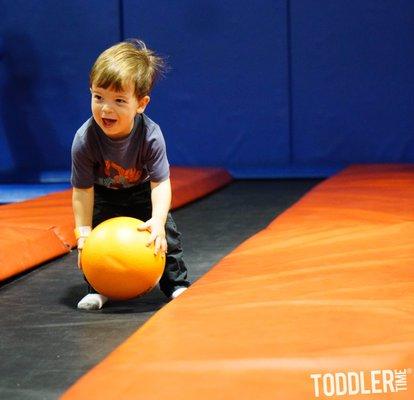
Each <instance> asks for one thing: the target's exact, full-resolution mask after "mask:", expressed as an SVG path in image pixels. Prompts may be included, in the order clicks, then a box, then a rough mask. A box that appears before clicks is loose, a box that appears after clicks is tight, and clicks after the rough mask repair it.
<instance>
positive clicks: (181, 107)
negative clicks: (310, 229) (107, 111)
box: [0, 0, 414, 181]
mask: <svg viewBox="0 0 414 400" xmlns="http://www.w3.org/2000/svg"><path fill="white" fill-rule="evenodd" d="M0 7H1V8H0V9H1V10H2V24H1V25H0V180H2V181H6V180H15V181H17V180H30V179H32V180H39V179H42V177H43V178H44V177H47V176H53V175H54V173H51V172H48V171H59V170H62V171H65V170H69V167H70V145H71V142H72V138H73V135H74V133H75V131H76V129H77V128H78V126H79V125H80V124H81V123H82V122H83V121H84V120H85V119H86V118H88V116H89V114H90V111H89V92H88V82H87V80H88V73H89V69H90V67H91V64H92V63H93V61H94V59H95V58H96V56H97V55H98V54H99V53H100V52H101V51H102V50H103V49H105V48H106V47H108V46H109V45H111V44H113V43H115V42H118V41H120V40H121V39H122V38H127V37H140V38H142V39H144V40H145V41H146V43H147V45H148V46H149V47H151V48H154V49H155V50H157V51H158V52H159V53H161V54H163V55H165V56H168V59H167V60H168V63H169V64H170V66H171V71H170V73H169V74H168V75H167V77H166V79H164V80H162V81H161V82H159V84H158V85H157V86H156V88H155V89H154V92H153V94H152V101H151V104H150V106H149V108H148V109H147V113H148V115H149V116H150V117H151V118H153V119H154V120H156V121H157V122H159V123H160V125H161V127H162V129H163V131H164V133H165V136H166V140H167V146H168V152H169V158H170V161H171V163H173V164H179V165H202V166H208V165H211V166H223V167H226V168H228V169H230V171H231V172H232V173H233V174H234V175H235V176H237V177H281V176H312V175H322V176H323V175H328V174H330V173H331V172H332V171H335V170H337V169H339V168H342V167H344V166H346V165H348V164H350V163H372V162H413V161H414V143H413V142H414V139H413V137H414V135H413V132H414V102H413V100H412V99H413V98H414V74H413V71H414V51H413V50H414V49H413V47H414V35H413V33H414V24H413V20H414V2H412V1H409V0H396V1H392V2H391V1H389V0H388V1H385V0H365V1H362V2H361V1H357V0H350V1H343V0H341V1H339V0H338V1H334V0H332V1H328V0H324V1H322V0H290V1H288V0H283V1H282V0H272V1H271V0H257V1H251V0H239V1H237V2H236V1H234V0H222V1H219V0H209V1H207V0H197V1H190V0H182V1H180V2H179V3H176V2H171V1H167V0H158V1H149V0H140V1H136V0H105V1H101V0H88V1H87V2H86V1H84V0H70V1H69V0H61V1H58V2H57V1H53V0H38V1H35V0H26V1H22V0H17V1H16V0H0Z"/></svg>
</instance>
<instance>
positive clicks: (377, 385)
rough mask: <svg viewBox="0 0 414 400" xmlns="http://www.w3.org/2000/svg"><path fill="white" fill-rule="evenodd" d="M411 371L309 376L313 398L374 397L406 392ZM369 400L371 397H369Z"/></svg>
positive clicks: (350, 372)
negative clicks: (362, 395)
mask: <svg viewBox="0 0 414 400" xmlns="http://www.w3.org/2000/svg"><path fill="white" fill-rule="evenodd" d="M410 373H411V369H401V370H396V369H382V370H381V369H378V370H373V371H348V372H334V373H326V374H311V375H310V378H311V379H312V383H313V391H314V394H315V397H334V396H352V395H356V394H359V395H361V394H366V395H371V396H372V395H375V394H382V393H394V392H401V391H406V390H407V389H408V386H407V375H408V374H410ZM369 398H371V397H369Z"/></svg>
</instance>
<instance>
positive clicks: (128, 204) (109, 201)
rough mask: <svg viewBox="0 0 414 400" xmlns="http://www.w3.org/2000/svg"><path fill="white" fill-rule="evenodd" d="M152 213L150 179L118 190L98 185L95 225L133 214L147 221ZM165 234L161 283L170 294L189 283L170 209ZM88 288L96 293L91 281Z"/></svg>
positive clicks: (94, 209) (93, 225)
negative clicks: (164, 256)
mask: <svg viewBox="0 0 414 400" xmlns="http://www.w3.org/2000/svg"><path fill="white" fill-rule="evenodd" d="M151 213H152V205H151V187H150V183H149V182H145V183H142V184H140V185H137V186H134V187H132V188H128V189H117V190H114V189H107V188H105V187H103V186H99V185H95V200H94V207H93V222H92V227H93V228H94V227H95V226H97V225H99V224H100V223H101V222H103V221H106V220H107V219H109V218H114V217H133V218H138V219H140V220H142V221H144V222H145V221H147V220H148V219H150V218H151ZM165 234H166V239H167V245H168V248H167V254H166V262H165V269H164V273H163V275H162V277H161V280H160V283H159V284H160V289H161V290H162V292H163V293H164V294H165V295H166V296H167V297H170V296H171V294H172V292H173V291H174V290H175V289H176V288H178V287H181V286H185V287H188V286H189V285H190V283H189V282H188V280H187V268H186V266H185V263H184V260H183V249H182V245H181V234H180V232H178V230H177V226H176V224H175V222H174V220H173V218H172V216H171V214H170V213H168V217H167V221H166V224H165ZM85 280H86V279H85ZM88 292H89V293H96V291H95V290H94V289H93V287H92V286H91V285H89V283H88Z"/></svg>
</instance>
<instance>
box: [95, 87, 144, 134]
mask: <svg viewBox="0 0 414 400" xmlns="http://www.w3.org/2000/svg"><path fill="white" fill-rule="evenodd" d="M91 93H92V104H91V106H92V114H93V118H94V119H95V121H96V123H97V124H98V125H99V126H100V128H101V129H102V130H103V132H104V133H105V135H106V136H108V137H110V138H111V139H122V138H123V137H126V136H128V135H129V134H130V133H131V130H132V128H133V126H134V118H135V116H136V114H137V113H142V112H144V110H145V107H146V106H147V104H148V103H149V100H150V98H149V96H144V97H143V98H141V99H140V100H138V99H137V98H136V97H135V95H134V88H133V85H132V84H130V85H128V86H126V87H125V89H124V90H122V91H120V92H117V91H115V90H113V89H111V88H110V87H109V88H107V89H103V88H101V87H97V86H95V85H92V88H91Z"/></svg>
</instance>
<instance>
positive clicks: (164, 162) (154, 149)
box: [146, 125, 170, 182]
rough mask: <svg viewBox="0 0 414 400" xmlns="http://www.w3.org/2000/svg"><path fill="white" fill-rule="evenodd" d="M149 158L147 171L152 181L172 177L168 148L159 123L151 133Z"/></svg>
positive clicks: (160, 180)
mask: <svg viewBox="0 0 414 400" xmlns="http://www.w3.org/2000/svg"><path fill="white" fill-rule="evenodd" d="M148 153H149V154H148V158H147V163H146V167H147V171H148V175H149V178H150V181H152V182H162V181H165V180H166V179H168V178H169V177H170V164H169V162H168V157H167V148H166V145H165V140H164V136H163V135H162V132H161V129H160V127H159V126H158V125H156V126H155V128H154V130H153V131H152V132H151V134H150V140H149V149H148Z"/></svg>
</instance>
